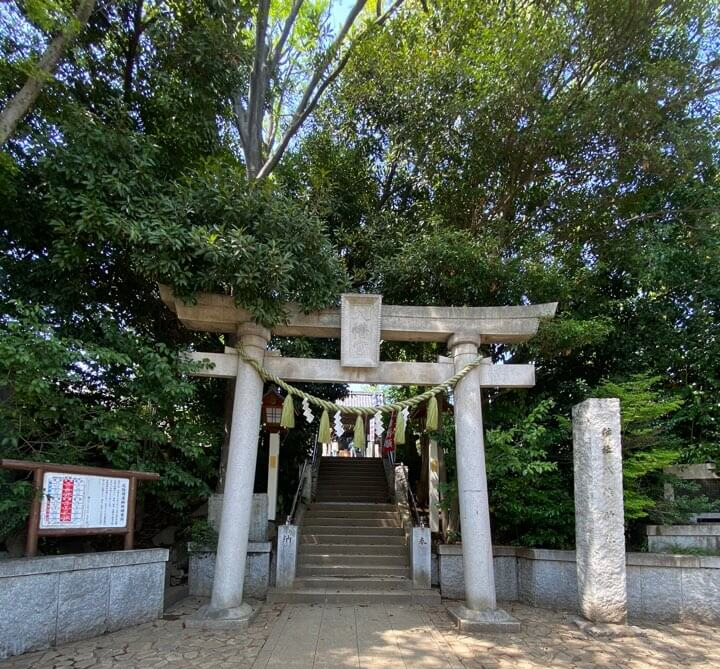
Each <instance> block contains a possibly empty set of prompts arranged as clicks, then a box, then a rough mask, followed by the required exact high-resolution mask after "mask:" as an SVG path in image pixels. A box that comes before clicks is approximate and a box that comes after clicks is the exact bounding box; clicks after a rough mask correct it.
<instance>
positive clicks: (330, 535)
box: [268, 458, 440, 604]
mask: <svg viewBox="0 0 720 669" xmlns="http://www.w3.org/2000/svg"><path fill="white" fill-rule="evenodd" d="M300 537H301V538H300V545H299V550H298V561H297V571H296V579H295V586H294V588H293V589H292V590H277V589H273V590H271V591H270V594H269V597H268V601H271V602H289V603H333V604H364V603H379V602H384V603H392V604H403V603H406V604H412V603H427V604H439V602H440V594H439V593H438V592H437V591H433V590H418V589H413V584H412V575H411V572H410V564H409V559H408V549H407V545H406V539H405V530H404V529H403V526H402V521H401V518H400V513H399V511H398V508H397V506H396V505H394V504H391V503H390V494H389V491H388V486H387V482H386V479H385V472H384V469H383V464H382V460H381V459H380V458H322V459H321V461H320V470H319V476H318V485H317V493H316V501H315V502H313V503H312V504H311V505H310V507H309V508H308V510H307V511H306V513H305V516H304V518H303V521H302V527H301V528H300Z"/></svg>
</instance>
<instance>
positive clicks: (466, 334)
mask: <svg viewBox="0 0 720 669" xmlns="http://www.w3.org/2000/svg"><path fill="white" fill-rule="evenodd" d="M160 293H161V297H162V299H163V302H165V304H166V305H167V306H168V307H169V308H170V309H171V310H172V311H173V312H174V313H175V314H176V315H177V317H178V319H179V320H180V321H181V322H182V323H183V324H184V325H185V326H186V327H187V328H189V329H191V330H200V331H205V332H218V333H233V334H235V335H236V336H237V341H238V345H239V346H241V347H242V350H243V353H244V356H245V357H246V358H251V359H252V360H254V361H256V362H257V363H259V364H260V365H262V366H263V367H264V368H265V369H267V370H268V371H270V372H271V373H273V374H275V375H276V376H278V377H280V378H282V379H283V380H284V381H286V382H288V383H293V382H313V383H367V384H388V385H427V386H435V385H439V384H442V383H444V382H445V381H446V380H447V379H449V378H450V377H452V376H453V375H454V374H456V373H457V372H459V371H460V370H462V369H463V368H464V367H465V366H467V365H468V364H469V363H470V362H472V361H473V360H475V359H476V358H477V355H478V348H479V346H480V345H481V344H497V343H506V344H512V343H521V342H525V341H527V340H528V339H530V338H531V337H533V336H534V335H535V334H536V332H537V329H538V326H539V323H540V319H541V318H551V317H553V316H554V314H555V310H556V308H557V303H550V304H540V305H532V306H530V305H528V306H510V307H415V306H397V305H386V304H383V303H382V296H381V295H365V294H344V295H342V296H341V308H340V309H325V310H321V311H316V312H312V313H303V312H302V311H301V310H300V309H298V308H297V307H296V306H294V305H287V310H286V311H287V320H286V322H285V323H282V324H279V325H276V326H274V327H273V328H272V330H269V329H267V328H264V327H262V326H260V325H258V324H257V323H255V322H254V321H253V319H252V316H251V314H250V313H249V312H248V311H246V310H244V309H242V308H239V307H237V306H236V304H235V301H234V299H233V297H232V296H227V295H216V294H200V295H198V296H197V298H196V302H195V304H187V303H185V302H183V301H182V300H181V299H179V298H177V297H176V296H175V295H174V294H173V291H172V290H171V289H170V288H169V287H167V286H160ZM272 335H278V336H284V337H326V338H340V340H341V358H340V360H315V359H305V358H284V357H282V356H280V355H279V353H278V352H276V351H269V350H267V344H268V341H269V340H270V337H271V336H272ZM381 340H382V341H407V342H440V343H447V347H448V351H449V352H450V357H449V358H446V357H442V356H441V357H439V358H438V361H437V362H434V363H421V362H381V361H380V342H381ZM191 357H192V358H193V359H194V360H198V361H199V360H209V361H210V362H212V363H214V368H213V369H206V370H202V371H201V372H199V374H201V375H205V376H214V377H221V378H233V377H234V378H236V385H235V399H234V404H233V414H232V422H231V430H230V444H229V452H228V462H227V470H226V474H225V491H224V496H223V502H222V515H221V522H220V533H219V540H218V547H217V559H216V567H215V577H214V581H213V590H212V598H211V601H210V604H209V606H208V607H207V609H206V610H205V612H204V614H203V615H204V617H205V618H206V619H207V620H208V621H212V620H214V621H218V622H219V623H220V624H232V623H237V624H241V623H242V622H243V621H247V619H248V618H249V616H250V615H251V610H250V607H249V606H248V605H247V604H243V602H242V597H243V580H244V576H245V556H246V553H247V544H248V534H249V526H250V511H251V502H252V494H253V483H254V477H255V465H256V461H257V450H258V435H259V430H260V418H261V403H262V394H263V381H262V379H261V378H260V376H259V374H258V373H257V371H256V370H255V369H253V367H252V366H251V365H250V364H249V363H248V362H246V360H245V359H243V357H241V356H240V355H238V353H237V351H236V350H235V349H230V348H226V349H225V352H224V353H192V354H191ZM534 384H535V368H534V366H533V365H493V364H491V360H490V358H486V359H485V360H484V361H483V364H480V365H479V366H477V367H476V368H474V369H473V370H472V371H471V372H470V373H468V374H467V375H466V376H465V377H464V378H463V379H462V380H461V381H460V382H459V383H458V384H457V385H456V386H455V388H454V393H453V397H454V408H455V442H456V457H457V472H458V495H459V502H460V522H461V526H462V531H463V542H462V549H463V567H464V575H465V606H464V607H459V608H458V609H457V610H456V611H455V617H456V618H457V619H458V622H459V623H460V624H463V623H464V624H465V626H466V628H467V627H470V626H472V625H473V623H476V624H478V625H487V626H491V627H502V626H503V625H504V624H508V623H513V622H514V619H512V618H511V617H510V616H509V615H508V614H507V613H505V612H504V611H502V610H500V609H498V608H497V605H496V598H495V578H494V572H493V556H492V542H491V535H490V515H489V507H488V492H487V478H486V472H485V449H484V441H483V425H482V407H481V388H483V387H485V388H491V387H500V388H530V387H532V386H533V385H534ZM228 518H232V519H233V522H232V523H230V522H227V519H228Z"/></svg>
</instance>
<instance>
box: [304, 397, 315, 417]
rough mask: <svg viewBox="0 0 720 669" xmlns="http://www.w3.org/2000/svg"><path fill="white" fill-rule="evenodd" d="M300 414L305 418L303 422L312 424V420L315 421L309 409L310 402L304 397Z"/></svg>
mask: <svg viewBox="0 0 720 669" xmlns="http://www.w3.org/2000/svg"><path fill="white" fill-rule="evenodd" d="M302 412H303V415H304V416H305V420H306V421H307V422H308V423H312V422H313V420H315V416H314V415H313V412H312V409H311V408H310V402H308V401H307V398H306V397H303V401H302Z"/></svg>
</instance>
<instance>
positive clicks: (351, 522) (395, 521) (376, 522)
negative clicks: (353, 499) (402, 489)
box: [303, 516, 401, 527]
mask: <svg viewBox="0 0 720 669" xmlns="http://www.w3.org/2000/svg"><path fill="white" fill-rule="evenodd" d="M303 523H304V527H308V526H312V527H317V526H319V525H327V526H329V527H337V526H338V525H342V527H355V526H358V527H401V524H400V519H399V518H337V517H335V516H333V517H330V518H325V517H322V516H310V517H309V518H308V517H307V516H305V520H304V521H303Z"/></svg>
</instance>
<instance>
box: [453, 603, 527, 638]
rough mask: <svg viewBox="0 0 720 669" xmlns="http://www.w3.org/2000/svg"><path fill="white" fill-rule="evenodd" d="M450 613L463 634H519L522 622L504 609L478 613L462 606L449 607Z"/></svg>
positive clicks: (485, 610) (486, 610)
mask: <svg viewBox="0 0 720 669" xmlns="http://www.w3.org/2000/svg"><path fill="white" fill-rule="evenodd" d="M448 613H449V614H450V617H451V618H452V619H453V620H454V621H455V623H456V624H457V626H458V629H459V630H460V631H461V632H519V631H520V621H519V620H518V619H517V618H513V617H512V616H511V615H510V614H509V613H508V612H507V611H503V610H502V609H484V610H482V611H476V610H475V609H469V608H468V607H467V606H463V605H462V604H455V605H453V606H448Z"/></svg>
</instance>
